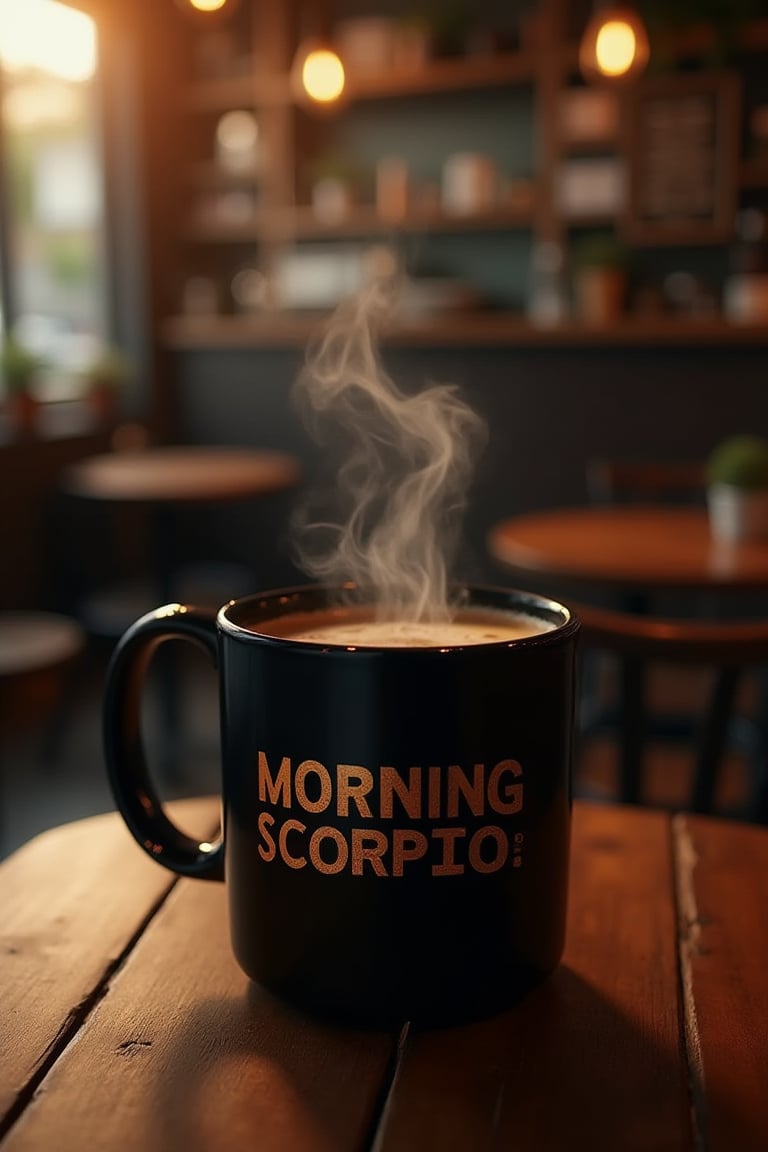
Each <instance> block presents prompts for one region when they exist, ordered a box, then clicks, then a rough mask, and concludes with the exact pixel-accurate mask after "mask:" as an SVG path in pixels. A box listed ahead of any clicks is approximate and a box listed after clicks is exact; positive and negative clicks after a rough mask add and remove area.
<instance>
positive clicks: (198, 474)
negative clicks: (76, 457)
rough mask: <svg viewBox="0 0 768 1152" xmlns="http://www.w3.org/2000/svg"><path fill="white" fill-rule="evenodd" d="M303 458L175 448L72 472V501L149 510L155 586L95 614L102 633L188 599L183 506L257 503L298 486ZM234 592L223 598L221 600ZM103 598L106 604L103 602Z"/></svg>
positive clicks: (83, 464) (168, 680) (121, 456)
mask: <svg viewBox="0 0 768 1152" xmlns="http://www.w3.org/2000/svg"><path fill="white" fill-rule="evenodd" d="M299 478H300V467H299V462H298V460H297V459H296V458H295V457H294V456H291V455H289V454H286V453H282V452H272V451H266V450H264V449H254V448H229V447H219V446H212V447H200V446H186V445H185V446H171V447H157V448H141V449H137V450H134V451H118V452H109V453H105V454H104V455H100V456H92V457H89V458H86V459H85V460H81V461H79V462H78V463H77V464H74V465H72V466H71V467H69V468H68V469H67V470H66V471H65V473H64V475H63V476H62V480H61V485H62V488H63V490H64V491H65V492H67V493H69V494H70V495H71V496H78V497H82V498H84V499H88V500H95V501H100V502H102V503H105V504H106V503H112V504H120V505H137V506H144V507H146V508H147V510H148V512H149V525H150V532H151V557H150V561H151V565H152V571H151V577H152V584H153V587H152V588H151V589H149V590H148V592H147V597H148V599H147V602H146V603H140V601H141V600H142V599H143V597H142V596H139V597H138V598H137V597H135V596H134V597H133V598H132V599H129V600H128V602H121V603H120V604H119V605H118V608H117V611H116V610H115V608H114V606H113V605H112V604H110V603H109V600H110V599H111V598H109V597H107V598H106V600H107V602H108V603H107V607H106V608H105V607H104V606H103V605H100V606H99V607H97V608H96V609H95V612H96V614H97V615H98V616H99V617H100V618H101V622H100V627H99V628H98V630H99V631H101V632H104V633H105V634H106V633H110V634H115V635H119V634H120V633H121V632H122V631H124V629H125V628H126V627H127V626H128V625H129V624H130V623H132V622H133V620H134V619H135V618H136V617H137V616H139V615H141V614H142V613H143V612H144V611H147V610H149V609H151V608H155V607H157V606H158V605H161V604H167V603H169V602H171V601H173V600H176V599H181V598H182V592H181V590H180V589H179V588H178V587H177V582H178V565H177V556H176V540H175V537H176V513H177V511H178V509H179V507H180V506H182V505H183V506H190V505H197V504H201V505H202V504H206V505H210V504H225V503H232V502H235V501H243V500H252V499H256V498H261V497H264V496H267V495H270V494H272V493H277V492H282V491H286V490H289V489H291V488H294V487H295V486H296V485H297V484H298V482H299ZM231 594H232V593H230V592H227V593H226V595H225V594H224V593H223V592H222V595H221V599H222V601H223V600H224V599H226V598H227V596H228V595H231ZM102 599H104V598H102ZM175 679H176V678H175V677H173V676H166V677H164V690H163V693H162V695H163V716H164V723H163V727H164V729H165V739H164V741H163V743H164V744H165V758H166V760H167V762H168V764H169V766H170V768H171V770H173V767H174V765H173V755H172V752H171V749H172V745H173V733H174V732H175V731H176V730H177V729H178V723H179V704H178V694H177V690H176V684H175Z"/></svg>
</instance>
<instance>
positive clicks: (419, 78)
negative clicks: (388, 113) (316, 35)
mask: <svg viewBox="0 0 768 1152" xmlns="http://www.w3.org/2000/svg"><path fill="white" fill-rule="evenodd" d="M536 70H537V64H536V61H535V59H534V57H533V56H531V55H529V54H527V53H523V52H503V53H502V52H500V53H496V54H488V55H479V56H460V57H456V58H450V59H445V60H432V61H430V62H429V63H427V64H425V65H424V66H423V67H422V68H419V69H418V71H417V70H414V71H410V70H408V71H400V72H398V71H393V72H381V73H378V74H377V73H374V74H372V75H370V76H365V77H363V76H352V77H350V79H349V82H348V85H347V97H348V99H350V100H379V99H391V98H397V97H401V96H417V95H419V94H429V93H431V92H463V91H466V90H467V89H472V88H474V89H481V88H500V87H504V86H506V85H512V84H527V83H530V82H531V81H532V80H533V78H534V77H535V75H536Z"/></svg>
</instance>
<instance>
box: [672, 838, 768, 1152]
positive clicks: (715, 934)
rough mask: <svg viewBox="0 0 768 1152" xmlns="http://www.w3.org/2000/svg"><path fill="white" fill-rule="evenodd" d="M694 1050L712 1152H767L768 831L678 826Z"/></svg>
mask: <svg viewBox="0 0 768 1152" xmlns="http://www.w3.org/2000/svg"><path fill="white" fill-rule="evenodd" d="M674 832H675V849H676V855H677V859H678V877H679V885H680V888H681V910H682V912H683V914H684V915H683V923H682V925H681V936H680V940H681V951H682V956H683V978H684V980H683V982H684V989H685V991H686V997H687V1004H686V1008H687V1018H688V1019H687V1024H688V1031H689V1046H691V1047H692V1049H693V1052H692V1055H693V1057H694V1061H693V1063H694V1070H695V1071H697V1073H698V1076H699V1078H700V1080H701V1085H700V1088H701V1093H702V1097H703V1099H702V1101H701V1102H700V1103H701V1114H700V1117H699V1123H700V1127H701V1130H702V1136H703V1143H704V1146H705V1147H706V1148H707V1150H708V1152H731V1150H732V1149H739V1152H764V1149H765V1148H766V1147H768V1091H766V1084H767V1083H768V1080H767V1079H766V1077H767V1076H768V979H767V978H766V973H767V972H768V927H766V917H767V913H768V829H765V828H757V827H749V826H744V827H742V828H740V829H739V832H738V836H735V835H734V828H733V825H729V824H728V823H726V822H722V821H718V820H714V819H710V818H706V817H685V818H683V817H679V818H677V820H676V821H675V828H674Z"/></svg>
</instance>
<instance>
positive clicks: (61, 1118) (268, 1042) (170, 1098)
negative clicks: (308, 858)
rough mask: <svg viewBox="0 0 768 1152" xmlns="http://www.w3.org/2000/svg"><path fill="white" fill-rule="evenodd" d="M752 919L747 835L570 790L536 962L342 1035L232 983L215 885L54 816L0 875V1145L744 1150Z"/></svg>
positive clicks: (759, 952) (761, 922) (766, 905)
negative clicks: (413, 1018) (459, 999)
mask: <svg viewBox="0 0 768 1152" xmlns="http://www.w3.org/2000/svg"><path fill="white" fill-rule="evenodd" d="M185 808H186V810H185ZM216 808H217V805H216V804H214V803H213V802H211V801H207V800H201V801H192V802H187V803H186V805H182V806H181V812H182V816H181V818H182V819H183V820H184V821H185V823H186V825H187V826H191V830H194V831H198V832H200V833H202V834H210V831H211V830H212V827H213V824H214V823H215V820H216ZM176 814H177V816H178V815H179V809H178V808H177V813H176ZM766 909H768V829H764V828H757V827H754V826H748V825H736V824H732V823H729V822H725V821H716V820H712V819H708V818H704V817H696V818H688V817H680V816H678V817H675V818H674V819H672V818H671V817H670V816H669V815H667V814H666V813H661V812H651V811H646V810H643V809H630V808H626V809H623V808H619V807H613V806H589V805H585V804H578V803H577V805H576V807H575V814H574V841H573V853H572V880H571V894H570V908H569V927H568V940H567V949H566V955H565V959H564V962H563V964H562V965H561V967H560V968H559V969H558V971H557V972H556V973H555V974H554V976H552V977H551V978H550V979H549V980H548V981H547V982H546V983H545V984H543V985H541V986H540V987H539V988H538V989H537V990H536V991H534V992H533V993H532V994H531V995H530V996H529V997H528V998H527V999H526V1000H524V1001H523V1002H522V1003H521V1004H519V1005H518V1006H517V1007H516V1008H514V1009H513V1010H512V1011H510V1012H507V1013H505V1014H504V1015H501V1016H499V1017H497V1018H495V1019H492V1020H487V1021H484V1022H482V1023H479V1024H473V1025H470V1026H467V1027H462V1028H456V1029H449V1030H445V1031H441V1032H433V1033H429V1032H426V1033H421V1032H416V1031H414V1030H412V1029H409V1028H408V1027H407V1025H404V1027H403V1030H402V1032H401V1033H400V1035H399V1036H395V1035H386V1034H381V1033H371V1034H365V1033H358V1032H345V1031H341V1030H335V1029H333V1028H331V1027H329V1026H327V1025H324V1024H319V1023H317V1022H314V1021H311V1020H308V1019H306V1018H303V1017H301V1016H300V1015H298V1014H297V1013H294V1012H292V1011H291V1010H290V1009H288V1008H287V1007H285V1006H283V1005H282V1004H280V1003H279V1002H277V1001H276V1000H274V999H272V998H270V997H269V996H267V995H266V994H265V993H264V992H263V991H261V990H260V989H259V988H258V987H256V986H254V985H250V984H249V982H248V980H247V978H246V977H245V976H244V975H242V973H241V972H240V970H239V969H238V968H237V966H236V964H235V962H234V960H233V959H232V957H231V955H230V950H229V942H228V930H227V923H226V908H225V892H224V888H223V886H221V885H217V884H213V883H203V882H201V881H192V880H176V879H174V877H172V876H171V875H170V874H169V873H167V872H165V871H164V870H163V869H162V868H160V867H159V866H157V865H155V864H154V863H153V862H152V861H151V860H149V859H148V858H147V857H146V856H144V855H143V854H142V853H141V851H140V850H139V849H138V848H137V847H136V846H135V845H134V844H133V842H132V841H131V840H130V838H129V836H128V833H127V832H126V831H125V830H124V829H123V827H122V824H121V823H120V821H119V818H118V817H117V816H115V815H108V816H103V817H97V818H95V819H91V820H86V821H82V822H80V823H77V824H74V825H69V826H66V827H62V828H58V829H56V830H54V831H52V832H49V833H46V834H44V835H43V836H41V837H39V838H38V839H37V840H35V841H32V842H31V843H30V844H29V845H27V846H25V847H24V848H22V849H21V850H20V851H19V852H17V853H16V854H15V855H14V856H12V857H10V858H9V859H8V860H7V861H6V862H5V863H4V864H3V865H2V867H0V932H1V933H2V937H1V939H0V981H1V982H2V988H3V996H2V997H1V998H0V1020H1V1026H0V1036H2V1044H0V1116H2V1117H3V1118H4V1119H3V1120H2V1121H0V1133H1V1134H2V1138H0V1148H1V1149H2V1152H49V1150H55V1152H82V1149H86V1148H92V1149H94V1150H97V1152H126V1150H127V1149H141V1150H142V1152H173V1150H175V1149H181V1150H183V1152H209V1150H210V1152H246V1150H247V1152H253V1150H254V1149H258V1150H259V1152H362V1150H364V1149H365V1150H371V1149H376V1152H432V1150H434V1152H438V1150H439V1152H485V1150H489V1152H492V1150H493V1152H495V1150H499V1152H506V1150H514V1152H527V1150H530V1152H557V1150H559V1149H563V1150H565V1149H568V1150H569V1152H570V1150H572V1149H589V1150H590V1152H618V1150H619V1149H621V1152H631V1150H642V1152H661V1150H669V1152H680V1150H691V1152H693V1150H694V1149H696V1150H698V1149H706V1150H708V1152H719V1150H722V1152H752V1150H754V1152H758V1149H759V1150H760V1152H764V1150H765V1149H766V1148H767V1147H768V1092H767V1091H766V1069H767V1068H768V980H766V975H765V974H766V972H767V971H768V927H767V923H768V917H767V916H766ZM350 963H354V957H353V956H351V957H350Z"/></svg>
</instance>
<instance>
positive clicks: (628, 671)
mask: <svg viewBox="0 0 768 1152" xmlns="http://www.w3.org/2000/svg"><path fill="white" fill-rule="evenodd" d="M570 607H571V609H572V610H573V611H575V613H576V615H577V616H578V617H579V620H580V621H581V645H582V650H587V651H588V650H597V651H602V652H610V653H612V654H614V655H615V656H617V657H618V658H619V669H620V677H619V679H620V695H621V699H620V727H619V749H620V781H621V783H620V798H621V799H622V800H623V801H625V802H627V803H637V802H638V801H639V800H640V793H641V781H642V770H643V752H644V745H645V739H646V735H647V717H646V711H645V671H646V668H647V666H648V665H649V664H651V663H654V662H661V663H677V664H688V665H703V666H707V667H710V668H712V669H713V670H714V672H715V680H714V688H713V691H712V694H711V698H710V700H709V704H708V707H707V709H706V711H705V713H704V715H703V716H701V717H700V718H699V720H700V722H699V723H698V725H697V727H698V732H697V733H696V745H697V754H696V771H695V776H694V784H693V788H692V792H691V797H690V803H689V805H688V807H690V808H691V809H692V810H693V811H697V812H709V811H711V810H712V804H713V797H714V794H715V788H716V785H717V782H718V773H719V770H720V769H721V766H722V760H723V755H724V753H725V750H726V744H727V740H728V734H729V726H730V722H731V720H732V717H733V711H734V704H735V700H736V692H737V689H738V687H739V683H740V680H741V677H742V674H743V673H744V672H745V671H746V670H747V669H748V668H750V667H753V668H754V667H759V666H761V665H764V666H765V667H766V669H768V621H758V622H754V623H753V622H743V621H737V622H730V621H717V622H701V621H698V620H668V619H660V618H658V617H654V616H637V615H633V614H630V613H625V612H615V611H610V610H607V609H603V608H595V607H592V606H591V605H586V604H583V605H582V604H578V605H576V604H573V603H571V604H570ZM757 735H758V737H759V738H760V740H761V744H762V746H761V747H760V748H759V749H758V752H757V754H758V755H759V756H761V757H764V756H765V748H766V736H767V735H768V734H766V733H765V732H762V733H757ZM766 776H768V769H766V768H765V766H764V770H763V779H764V785H763V789H762V792H761V793H760V794H759V795H757V796H756V797H755V798H754V801H753V812H752V814H753V815H754V816H755V818H758V819H768V811H766V806H767V805H768V781H766V780H765V777H766Z"/></svg>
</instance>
